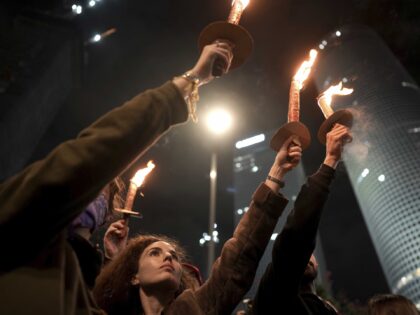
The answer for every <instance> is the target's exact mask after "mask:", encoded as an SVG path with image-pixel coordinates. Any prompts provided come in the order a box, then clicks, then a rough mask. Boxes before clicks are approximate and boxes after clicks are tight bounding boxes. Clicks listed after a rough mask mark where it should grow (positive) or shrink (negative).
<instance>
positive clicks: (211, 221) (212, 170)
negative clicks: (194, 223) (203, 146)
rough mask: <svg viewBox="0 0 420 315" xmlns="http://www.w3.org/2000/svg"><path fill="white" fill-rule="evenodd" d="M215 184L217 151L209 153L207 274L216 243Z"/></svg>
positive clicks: (212, 260)
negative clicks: (214, 233)
mask: <svg viewBox="0 0 420 315" xmlns="http://www.w3.org/2000/svg"><path fill="white" fill-rule="evenodd" d="M216 186H217V153H216V151H213V152H212V153H211V160H210V208H209V235H210V238H211V239H210V241H209V245H208V252H207V275H208V276H210V272H211V267H212V266H213V262H214V258H215V252H216V244H215V241H214V235H213V232H214V228H215V224H216Z"/></svg>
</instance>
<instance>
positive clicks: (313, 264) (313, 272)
mask: <svg viewBox="0 0 420 315" xmlns="http://www.w3.org/2000/svg"><path fill="white" fill-rule="evenodd" d="M317 275H318V262H317V261H316V258H315V256H314V255H313V254H312V255H311V258H310V259H309V262H308V264H307V265H306V269H305V272H304V274H303V278H304V280H306V282H310V281H313V280H315V279H316V277H317Z"/></svg>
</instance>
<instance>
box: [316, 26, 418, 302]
mask: <svg viewBox="0 0 420 315" xmlns="http://www.w3.org/2000/svg"><path fill="white" fill-rule="evenodd" d="M319 48H320V51H321V54H320V56H319V61H318V66H317V69H316V71H315V73H314V77H315V81H316V84H317V87H318V89H319V91H322V90H324V89H325V88H326V87H327V86H329V85H331V84H336V83H338V82H339V81H343V83H344V84H345V85H346V86H348V87H352V88H354V92H353V94H352V95H351V96H347V97H339V98H337V99H336V100H335V101H333V108H334V109H338V108H345V107H346V108H348V107H350V108H352V109H353V110H354V111H355V113H356V115H355V117H356V123H355V125H354V127H353V132H354V138H355V141H354V143H353V144H352V145H350V146H349V147H348V148H347V149H348V151H347V152H346V154H345V164H346V168H347V170H348V172H349V177H350V180H351V182H352V185H353V188H354V191H355V194H356V196H357V198H358V201H359V204H360V206H361V209H362V213H363V216H364V218H365V221H366V223H367V226H368V229H369V232H370V235H371V237H372V240H373V243H374V245H375V248H376V251H377V254H378V256H379V259H380V261H381V264H382V267H383V270H384V272H385V275H386V277H387V281H388V284H389V286H390V288H391V289H392V291H393V292H395V293H399V294H402V295H405V296H407V297H409V298H410V299H412V300H413V301H414V302H415V303H416V304H417V306H419V305H420V89H419V87H418V86H417V84H416V83H415V82H414V81H413V79H412V78H411V77H410V75H409V74H408V73H407V71H406V70H405V69H404V68H403V67H402V65H401V64H400V63H399V62H398V60H397V59H396V58H395V57H394V56H393V55H392V53H391V51H390V50H389V49H388V47H387V46H386V45H385V43H384V42H383V41H382V40H381V39H380V38H379V37H378V36H377V35H376V34H375V33H374V32H373V31H372V30H370V29H368V28H366V27H360V26H357V27H355V26H349V27H344V28H340V29H339V30H336V31H334V32H333V33H332V34H330V35H329V36H327V37H326V38H324V39H323V40H322V41H321V43H320V46H319ZM355 245H356V244H355ZM355 250H357V246H355Z"/></svg>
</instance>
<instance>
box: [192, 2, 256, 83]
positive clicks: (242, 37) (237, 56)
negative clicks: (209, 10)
mask: <svg viewBox="0 0 420 315" xmlns="http://www.w3.org/2000/svg"><path fill="white" fill-rule="evenodd" d="M248 4H249V0H233V1H232V8H231V10H230V13H229V17H228V19H227V21H217V22H213V23H211V24H209V25H207V26H206V27H205V28H204V29H203V31H202V32H201V34H200V37H199V39H198V46H199V48H200V51H201V50H203V48H204V46H206V45H209V44H212V43H214V42H215V41H227V42H230V43H232V44H233V49H232V52H233V59H232V63H231V65H230V69H234V68H237V67H239V66H240V65H242V64H243V63H244V62H245V61H246V60H247V59H248V57H249V56H250V55H251V52H252V49H253V46H254V40H253V39H252V37H251V35H250V34H249V33H248V31H247V30H246V29H245V28H243V27H242V26H240V25H239V21H240V20H241V16H242V13H243V12H244V10H245V8H246V7H247V6H248ZM225 67H226V65H224V64H223V62H222V60H221V59H216V61H215V66H214V67H213V75H214V76H216V77H218V76H221V75H222V74H223V72H225V70H226V69H224V68H225Z"/></svg>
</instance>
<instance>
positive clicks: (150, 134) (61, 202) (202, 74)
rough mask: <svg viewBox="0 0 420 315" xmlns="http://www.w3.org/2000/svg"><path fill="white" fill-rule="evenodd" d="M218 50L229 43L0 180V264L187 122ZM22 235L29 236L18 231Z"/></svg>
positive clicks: (30, 248)
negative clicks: (194, 91)
mask: <svg viewBox="0 0 420 315" xmlns="http://www.w3.org/2000/svg"><path fill="white" fill-rule="evenodd" d="M218 56H221V57H222V58H225V59H227V60H228V61H229V60H230V58H231V55H230V51H229V50H228V49H226V47H223V46H220V45H216V44H213V45H209V46H207V47H206V48H205V49H204V50H203V52H202V54H201V57H200V59H199V61H198V62H197V64H196V66H195V67H193V69H191V70H190V71H189V72H188V73H189V76H184V77H179V78H176V79H174V80H173V82H168V83H166V84H164V85H163V86H161V87H159V88H156V89H152V90H148V91H146V92H144V93H141V94H139V95H138V96H136V97H134V98H133V99H131V100H130V101H128V102H127V103H125V104H124V105H123V106H121V107H119V108H116V109H114V110H112V111H111V112H109V113H107V114H106V115H104V116H103V117H101V118H100V119H99V120H98V121H96V122H95V123H93V124H92V125H91V126H90V127H88V128H87V129H85V130H83V131H82V132H81V133H80V134H79V136H78V137H77V138H76V139H74V140H70V141H67V142H64V143H63V144H61V145H59V146H58V147H57V148H56V149H55V150H53V151H52V152H51V153H50V154H49V155H48V156H47V157H46V158H45V159H43V160H41V161H38V162H36V163H34V164H32V165H30V166H29V167H27V168H26V169H25V170H23V171H22V172H21V173H19V174H18V175H16V176H14V177H12V178H10V179H8V180H6V181H5V182H3V183H2V184H0V246H1V248H2V252H3V254H4V255H3V258H2V259H1V262H0V267H2V269H4V268H5V267H4V266H7V267H12V266H13V265H14V264H15V263H17V261H18V260H19V259H20V258H21V257H18V256H17V255H12V254H11V253H16V249H17V248H24V249H25V250H21V251H18V252H22V253H24V254H25V255H26V256H27V257H30V256H32V255H34V254H35V253H37V252H38V251H39V250H40V249H41V248H42V247H44V246H46V245H47V243H48V242H49V241H50V240H51V239H52V238H53V237H54V236H56V235H57V233H58V232H59V231H61V230H62V229H63V228H65V227H66V226H67V224H68V223H70V222H71V221H72V219H74V218H75V217H76V216H77V215H78V214H79V213H80V212H81V211H82V210H83V209H84V207H85V206H86V205H87V204H88V203H89V202H90V201H91V200H93V199H94V198H95V197H96V196H97V194H98V193H99V192H100V191H101V190H102V189H103V187H104V186H105V185H106V184H107V183H108V182H109V181H111V180H112V179H113V178H114V177H116V176H117V175H119V174H120V173H121V172H122V171H124V169H125V168H127V167H128V166H129V165H130V164H131V163H132V162H133V161H134V160H136V159H137V158H138V157H139V155H141V154H142V153H143V152H144V151H145V150H147V149H148V147H149V146H151V145H152V144H153V143H154V142H155V141H156V140H157V139H158V138H159V137H160V136H161V135H162V134H163V133H164V132H165V131H167V130H168V129H169V128H170V126H172V125H174V124H177V123H181V122H184V121H185V120H186V119H187V116H188V110H187V106H186V103H185V99H187V100H188V98H189V96H190V95H191V92H192V91H191V89H192V86H193V85H192V83H191V80H192V79H191V78H194V83H195V82H197V83H198V84H201V83H206V82H209V81H211V80H212V78H213V77H212V76H211V71H210V70H208V69H211V66H212V64H213V62H214V60H215V59H216V58H217V57H218ZM23 233H25V235H28V237H26V238H25V237H19V238H17V237H16V234H23Z"/></svg>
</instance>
